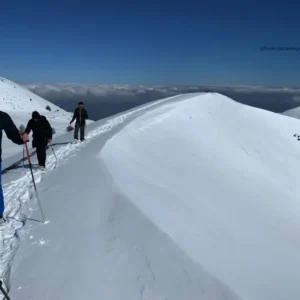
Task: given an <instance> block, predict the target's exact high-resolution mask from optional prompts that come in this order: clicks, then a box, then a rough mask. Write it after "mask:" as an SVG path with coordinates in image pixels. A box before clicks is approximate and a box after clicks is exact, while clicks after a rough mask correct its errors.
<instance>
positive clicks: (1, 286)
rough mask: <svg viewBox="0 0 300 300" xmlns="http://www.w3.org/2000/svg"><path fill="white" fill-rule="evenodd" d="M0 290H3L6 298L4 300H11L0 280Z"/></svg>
mask: <svg viewBox="0 0 300 300" xmlns="http://www.w3.org/2000/svg"><path fill="white" fill-rule="evenodd" d="M0 290H1V292H2V294H3V295H4V297H5V298H4V299H7V300H11V299H10V298H9V296H8V295H7V293H6V292H5V290H4V288H3V285H2V281H1V280H0Z"/></svg>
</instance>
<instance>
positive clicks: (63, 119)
mask: <svg viewBox="0 0 300 300" xmlns="http://www.w3.org/2000/svg"><path fill="white" fill-rule="evenodd" d="M76 105H77V103H74V108H75V107H76ZM47 106H49V107H50V109H51V111H49V110H47V109H46V107H47ZM0 110H2V111H5V112H7V113H8V114H9V115H10V116H11V118H12V119H13V121H14V123H15V124H16V126H17V127H19V126H20V125H23V126H26V124H27V122H28V120H29V119H30V118H31V113H32V112H33V111H34V110H37V111H38V112H39V113H40V114H43V115H45V116H46V117H47V118H48V120H49V122H50V124H51V125H52V127H53V128H55V131H56V135H60V134H63V133H65V132H66V127H67V126H68V125H69V122H70V120H71V118H72V113H70V112H66V111H65V110H63V109H61V108H60V107H58V106H56V105H54V104H53V103H51V102H49V101H47V100H45V99H43V98H41V97H39V96H37V95H36V94H34V93H32V92H30V91H29V90H27V89H26V88H24V87H22V86H20V85H18V84H16V83H14V82H12V81H10V80H8V79H5V78H2V77H0ZM90 123H92V121H89V122H88V124H90ZM2 145H3V146H2V149H3V150H2V157H3V158H6V157H8V156H11V155H13V154H15V153H17V152H19V151H20V146H18V145H15V144H13V143H12V142H11V141H10V140H8V139H7V137H6V135H5V134H4V135H3V141H2Z"/></svg>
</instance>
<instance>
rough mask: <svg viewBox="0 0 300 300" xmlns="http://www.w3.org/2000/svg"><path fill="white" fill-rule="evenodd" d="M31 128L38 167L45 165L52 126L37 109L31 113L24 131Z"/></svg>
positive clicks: (27, 131)
mask: <svg viewBox="0 0 300 300" xmlns="http://www.w3.org/2000/svg"><path fill="white" fill-rule="evenodd" d="M31 130H32V148H36V154H37V159H38V163H39V167H40V168H41V169H45V167H46V148H47V145H48V143H51V141H52V127H51V125H50V123H49V122H48V120H47V118H46V117H45V116H41V115H40V114H39V113H38V112H37V111H34V112H33V113H32V118H31V119H30V120H29V121H28V124H27V127H26V129H25V132H26V133H27V134H29V133H30V131H31Z"/></svg>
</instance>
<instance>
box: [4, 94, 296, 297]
mask: <svg viewBox="0 0 300 300" xmlns="http://www.w3.org/2000/svg"><path fill="white" fill-rule="evenodd" d="M298 124H299V121H298V120H296V119H293V118H286V117H284V116H282V115H279V114H275V113H271V112H268V111H264V110H260V109H256V108H253V107H248V106H244V105H242V104H239V103H236V102H234V101H232V100H231V99H229V98H227V97H225V96H222V95H218V94H205V95H202V94H195V95H184V96H177V97H173V98H170V99H165V100H162V101H157V102H155V103H152V104H148V105H144V106H143V107H141V108H138V109H133V110H131V111H130V112H126V113H124V114H120V115H118V116H115V117H112V118H108V119H106V120H102V121H99V122H95V123H93V124H91V125H90V126H89V127H88V134H87V141H86V142H85V143H83V144H80V145H63V146H60V147H56V148H55V151H56V155H57V157H58V161H57V162H56V160H55V158H54V156H53V154H51V150H49V157H48V169H49V171H47V172H46V173H43V174H42V173H36V175H35V178H36V180H37V182H38V184H37V187H38V190H39V195H40V199H41V203H42V206H43V210H44V212H45V214H46V219H47V220H48V222H47V223H46V224H41V223H39V220H41V215H40V212H39V210H38V205H37V203H36V199H35V198H30V197H31V196H33V195H34V193H33V190H32V183H30V173H29V171H28V170H27V169H25V170H27V171H26V172H25V171H23V169H22V168H23V167H22V165H20V167H19V169H16V170H14V171H12V172H8V173H6V174H5V175H4V176H3V180H4V191H5V196H6V214H7V215H8V216H9V220H10V222H9V224H8V225H7V226H6V227H5V228H4V229H2V231H1V230H0V235H1V236H0V241H1V243H2V244H1V247H0V266H1V267H0V278H4V281H5V284H6V286H7V287H9V290H10V295H11V298H12V299H14V300H15V299H22V300H24V299H32V300H36V299H45V300H50V299H72V300H76V299H110V300H114V299H126V300H127V299H130V300H132V299H155V300H156V299H172V300H174V299H184V300H185V299H201V300H208V299H209V300H216V299H227V300H229V299H230V300H238V299H243V300H250V299H251V300H279V299H280V300H282V299H297V298H298V295H299V294H300V286H299V284H298V282H299V277H300V251H299V250H300V240H299V229H300V201H299V199H300V188H299V169H300V160H299V155H300V154H299V153H300V152H299V150H300V144H299V142H298V140H297V139H295V138H294V137H293V134H294V133H297V131H296V130H297V128H298ZM64 138H65V139H67V136H66V135H65V136H61V141H63V139H64ZM25 168H26V166H25ZM16 172H18V173H16ZM17 187H18V189H17ZM0 299H1V298H0Z"/></svg>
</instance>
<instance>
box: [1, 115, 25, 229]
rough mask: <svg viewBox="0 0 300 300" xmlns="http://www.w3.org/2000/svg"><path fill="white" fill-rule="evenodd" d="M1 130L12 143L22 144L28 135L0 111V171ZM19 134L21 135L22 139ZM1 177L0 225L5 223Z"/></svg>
mask: <svg viewBox="0 0 300 300" xmlns="http://www.w3.org/2000/svg"><path fill="white" fill-rule="evenodd" d="M3 130H4V132H5V134H6V136H7V138H9V139H10V140H11V141H12V142H13V143H15V144H17V145H23V144H24V141H26V142H27V141H28V135H27V134H26V133H25V134H23V135H21V134H20V132H19V130H18V129H17V127H16V125H15V124H14V122H13V120H12V119H11V117H10V116H9V115H8V114H7V113H5V112H3V111H0V170H1V171H2V131H3ZM21 136H23V140H22V138H21ZM1 177H2V176H1ZM1 177H0V225H3V224H5V223H6V220H5V219H4V217H3V213H4V196H3V190H2V182H1Z"/></svg>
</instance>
